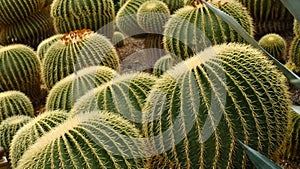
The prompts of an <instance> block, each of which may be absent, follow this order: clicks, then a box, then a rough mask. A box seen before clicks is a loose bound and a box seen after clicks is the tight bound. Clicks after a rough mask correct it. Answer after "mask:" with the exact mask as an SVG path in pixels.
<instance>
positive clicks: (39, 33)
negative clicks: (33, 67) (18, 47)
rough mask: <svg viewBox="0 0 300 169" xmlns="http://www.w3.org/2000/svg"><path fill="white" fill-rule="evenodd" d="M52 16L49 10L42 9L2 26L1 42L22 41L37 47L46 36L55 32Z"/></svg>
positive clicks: (0, 27)
mask: <svg viewBox="0 0 300 169" xmlns="http://www.w3.org/2000/svg"><path fill="white" fill-rule="evenodd" d="M52 24H53V22H52V18H51V16H50V14H49V13H48V11H46V10H41V11H38V12H36V13H34V14H33V15H31V16H28V17H27V18H24V19H23V20H21V21H18V22H15V23H12V24H10V25H1V26H0V43H2V44H5V45H8V44H15V43H22V44H26V45H29V46H31V47H33V48H36V47H37V46H38V44H39V43H40V42H41V41H42V40H43V39H45V38H48V37H49V36H51V35H53V34H54V32H55V31H54V28H53V26H52Z"/></svg>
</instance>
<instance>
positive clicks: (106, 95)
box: [71, 73, 156, 125]
mask: <svg viewBox="0 0 300 169" xmlns="http://www.w3.org/2000/svg"><path fill="white" fill-rule="evenodd" d="M155 81H156V78H155V77H154V76H151V75H149V74H147V73H132V74H124V75H122V76H118V77H116V78H114V79H113V80H111V81H110V82H108V83H106V84H104V85H102V86H99V87H97V88H95V89H94V90H91V91H90V92H89V93H87V94H86V95H84V96H83V97H81V98H80V99H79V100H78V102H77V103H75V105H74V109H73V110H71V114H72V115H74V114H76V113H81V112H85V111H95V110H106V111H109V112H112V113H116V114H119V115H122V116H123V117H125V118H126V119H128V120H130V121H131V122H136V124H137V125H138V123H141V119H142V108H143V106H144V103H145V100H146V97H147V96H148V94H149V91H150V90H151V88H152V86H153V85H154V83H155Z"/></svg>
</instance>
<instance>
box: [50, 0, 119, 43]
mask: <svg viewBox="0 0 300 169" xmlns="http://www.w3.org/2000/svg"><path fill="white" fill-rule="evenodd" d="M51 15H52V17H53V18H54V27H55V29H56V31H57V32H58V33H69V32H70V31H75V30H80V29H91V30H93V31H95V32H96V31H99V33H102V34H104V35H105V36H106V37H108V38H112V36H113V32H114V23H113V21H114V19H115V8H114V2H113V0H91V1H79V0H54V1H53V3H52V5H51Z"/></svg>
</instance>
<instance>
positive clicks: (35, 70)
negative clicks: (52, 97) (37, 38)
mask: <svg viewBox="0 0 300 169" xmlns="http://www.w3.org/2000/svg"><path fill="white" fill-rule="evenodd" d="M40 72H41V65H40V60H39V59H38V57H37V56H36V54H35V52H34V51H33V49H32V48H29V47H27V46H25V45H21V44H16V45H9V46H5V47H3V48H1V49H0V77H1V78H0V92H3V91H7V90H18V91H21V92H23V93H25V94H26V95H27V96H29V97H30V98H31V99H33V98H38V97H37V96H39V94H40V84H41V83H40V81H41V73H40Z"/></svg>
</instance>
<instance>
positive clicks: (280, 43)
mask: <svg viewBox="0 0 300 169" xmlns="http://www.w3.org/2000/svg"><path fill="white" fill-rule="evenodd" d="M258 43H259V45H260V46H261V47H263V48H264V49H265V50H266V51H268V52H269V53H270V54H271V55H272V56H274V57H275V58H276V59H278V60H279V61H281V62H286V61H287V58H286V48H287V44H286V41H285V39H283V37H281V36H280V35H278V34H275V33H271V34H267V35H265V36H263V37H262V38H261V39H260V40H259V42H258Z"/></svg>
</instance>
